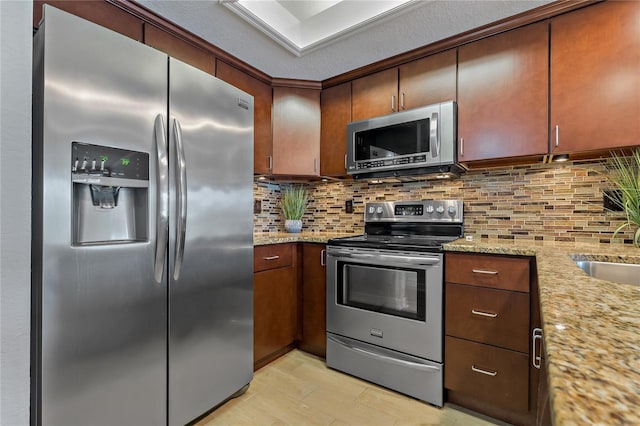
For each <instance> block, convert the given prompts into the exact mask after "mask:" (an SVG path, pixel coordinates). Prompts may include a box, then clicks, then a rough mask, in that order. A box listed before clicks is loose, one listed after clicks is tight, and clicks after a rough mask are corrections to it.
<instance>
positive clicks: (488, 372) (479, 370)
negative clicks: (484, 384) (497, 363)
mask: <svg viewBox="0 0 640 426" xmlns="http://www.w3.org/2000/svg"><path fill="white" fill-rule="evenodd" d="M471 370H472V371H475V372H476V373H481V374H486V375H487V376H491V377H494V376H496V375H497V374H498V372H497V371H488V370H483V369H482V368H477V367H476V366H475V365H472V366H471Z"/></svg>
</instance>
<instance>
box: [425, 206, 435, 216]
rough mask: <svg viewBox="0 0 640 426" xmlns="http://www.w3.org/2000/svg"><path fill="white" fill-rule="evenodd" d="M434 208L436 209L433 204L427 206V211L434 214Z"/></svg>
mask: <svg viewBox="0 0 640 426" xmlns="http://www.w3.org/2000/svg"><path fill="white" fill-rule="evenodd" d="M433 210H434V208H433V206H431V205H429V206H427V213H429V214H432V213H433Z"/></svg>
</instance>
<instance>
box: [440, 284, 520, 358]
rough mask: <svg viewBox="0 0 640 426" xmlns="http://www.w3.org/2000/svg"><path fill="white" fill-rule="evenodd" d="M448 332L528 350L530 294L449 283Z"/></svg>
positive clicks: (515, 348)
mask: <svg viewBox="0 0 640 426" xmlns="http://www.w3.org/2000/svg"><path fill="white" fill-rule="evenodd" d="M445 291H446V293H445V301H446V302H445V303H446V304H445V332H446V334H447V335H449V336H455V337H461V338H464V339H469V340H475V341H478V342H483V343H488V344H490V345H494V346H501V347H504V348H508V349H513V350H514V351H520V352H525V353H527V352H529V295H528V294H526V293H518V292H515V291H505V290H495V289H491V288H483V287H473V286H468V285H460V284H451V283H447V284H446V290H445Z"/></svg>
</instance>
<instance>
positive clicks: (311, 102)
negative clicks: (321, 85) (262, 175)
mask: <svg viewBox="0 0 640 426" xmlns="http://www.w3.org/2000/svg"><path fill="white" fill-rule="evenodd" d="M319 163H320V91H319V90H315V89H301V88H292V87H275V88H274V89H273V174H275V175H288V176H293V175H298V176H318V175H319V173H320V164H319Z"/></svg>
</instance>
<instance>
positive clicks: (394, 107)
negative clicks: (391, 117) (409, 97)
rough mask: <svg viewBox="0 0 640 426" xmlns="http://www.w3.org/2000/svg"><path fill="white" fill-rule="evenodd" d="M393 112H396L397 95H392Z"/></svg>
mask: <svg viewBox="0 0 640 426" xmlns="http://www.w3.org/2000/svg"><path fill="white" fill-rule="evenodd" d="M391 112H396V95H391Z"/></svg>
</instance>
